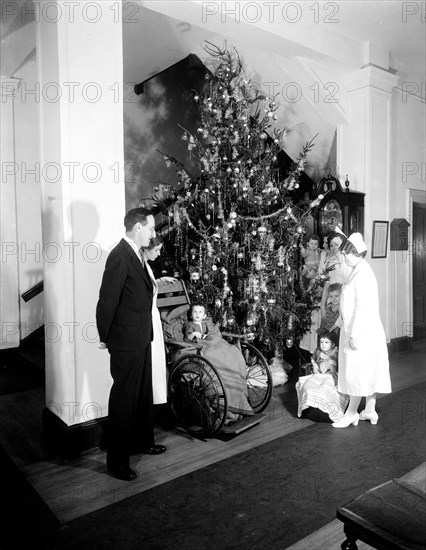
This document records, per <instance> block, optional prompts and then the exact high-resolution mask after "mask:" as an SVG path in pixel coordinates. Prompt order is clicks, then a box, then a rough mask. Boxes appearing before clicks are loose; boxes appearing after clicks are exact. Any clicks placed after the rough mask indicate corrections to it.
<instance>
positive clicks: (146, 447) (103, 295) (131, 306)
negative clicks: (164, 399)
mask: <svg viewBox="0 0 426 550" xmlns="http://www.w3.org/2000/svg"><path fill="white" fill-rule="evenodd" d="M124 226H125V229H126V236H125V237H124V238H123V239H121V241H120V242H119V243H118V245H117V246H115V248H113V250H112V251H111V253H110V254H109V256H108V258H107V261H106V265H105V271H104V274H103V278H102V284H101V288H100V291H99V301H98V304H97V308H96V323H97V327H98V332H99V338H100V341H101V344H100V347H102V348H108V351H109V353H110V366H111V376H112V378H113V385H112V388H111V392H110V396H109V403H108V449H107V468H108V470H109V471H110V472H112V473H113V474H114V475H115V476H116V477H118V478H119V479H123V480H126V481H131V480H133V479H136V477H137V474H136V472H135V471H134V470H132V469H131V468H130V454H131V452H132V451H133V452H141V453H146V454H160V453H162V452H164V451H165V450H166V448H165V447H164V446H162V445H155V444H154V425H153V399H152V373H151V340H152V336H153V329H152V315H151V309H152V297H153V287H152V282H151V279H150V277H149V275H148V272H147V270H146V268H145V264H144V260H143V257H142V256H141V255H140V252H139V249H140V247H141V246H145V247H146V246H148V244H149V241H150V239H151V237H154V236H155V230H154V227H155V222H154V216H153V215H152V214H151V212H150V211H149V210H147V209H145V208H134V209H133V210H130V211H129V212H128V213H127V214H126V216H125V218H124Z"/></svg>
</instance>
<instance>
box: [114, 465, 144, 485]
mask: <svg viewBox="0 0 426 550" xmlns="http://www.w3.org/2000/svg"><path fill="white" fill-rule="evenodd" d="M108 471H109V472H111V473H112V474H114V475H115V477H116V478H118V479H122V480H123V481H133V480H134V479H136V478H137V477H138V474H137V473H136V472H135V471H134V470H132V469H131V468H129V466H120V467H118V468H109V467H108Z"/></svg>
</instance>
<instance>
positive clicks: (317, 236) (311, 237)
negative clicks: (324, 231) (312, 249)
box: [306, 233, 321, 244]
mask: <svg viewBox="0 0 426 550" xmlns="http://www.w3.org/2000/svg"><path fill="white" fill-rule="evenodd" d="M309 241H317V243H318V244H320V242H321V239H320V238H319V235H315V233H313V234H312V235H308V236H307V237H306V242H307V243H308V242H309Z"/></svg>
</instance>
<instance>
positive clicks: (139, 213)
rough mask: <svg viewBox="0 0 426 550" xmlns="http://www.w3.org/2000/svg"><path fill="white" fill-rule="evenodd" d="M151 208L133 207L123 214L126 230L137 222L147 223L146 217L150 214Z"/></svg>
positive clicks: (129, 229) (130, 228)
mask: <svg viewBox="0 0 426 550" xmlns="http://www.w3.org/2000/svg"><path fill="white" fill-rule="evenodd" d="M152 215H153V214H152V212H151V210H148V209H147V208H133V209H132V210H129V211H128V212H127V214H126V215H125V216H124V227H125V228H126V231H131V230H132V229H133V228H134V226H135V225H136V224H137V223H141V224H142V225H146V224H147V217H148V216H152Z"/></svg>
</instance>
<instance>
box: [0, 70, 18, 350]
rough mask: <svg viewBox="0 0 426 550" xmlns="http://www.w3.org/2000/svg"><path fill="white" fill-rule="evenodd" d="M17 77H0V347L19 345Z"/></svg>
mask: <svg viewBox="0 0 426 550" xmlns="http://www.w3.org/2000/svg"><path fill="white" fill-rule="evenodd" d="M19 83H20V80H19V79H17V78H10V77H5V76H1V77H0V85H1V87H0V101H1V104H0V114H1V125H0V147H1V149H0V157H1V182H0V243H1V253H0V328H1V331H0V349H7V348H16V347H18V346H19V340H20V338H19V294H18V293H19V280H18V277H19V274H18V254H19V249H18V238H17V226H16V174H17V173H18V167H17V165H16V163H15V147H14V145H15V123H14V111H13V104H14V97H15V95H16V93H17V91H18V88H19Z"/></svg>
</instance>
